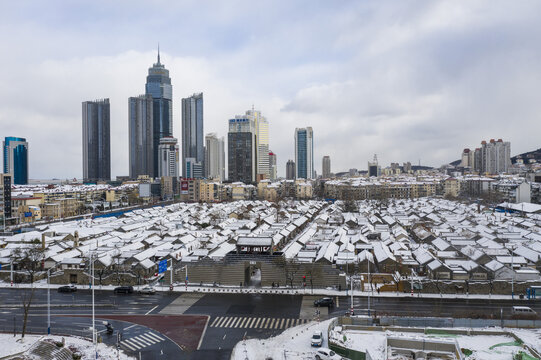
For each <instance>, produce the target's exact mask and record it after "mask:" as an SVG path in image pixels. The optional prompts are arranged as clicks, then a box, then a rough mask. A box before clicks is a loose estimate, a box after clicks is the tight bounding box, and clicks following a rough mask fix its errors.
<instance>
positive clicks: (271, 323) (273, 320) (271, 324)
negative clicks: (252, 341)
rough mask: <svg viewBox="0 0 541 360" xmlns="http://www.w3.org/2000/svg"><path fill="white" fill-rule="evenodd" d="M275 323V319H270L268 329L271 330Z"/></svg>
mask: <svg viewBox="0 0 541 360" xmlns="http://www.w3.org/2000/svg"><path fill="white" fill-rule="evenodd" d="M275 321H276V319H274V318H273V319H272V321H271V322H270V324H269V329H272V328H273V327H274V322H275Z"/></svg>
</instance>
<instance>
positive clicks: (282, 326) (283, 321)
mask: <svg viewBox="0 0 541 360" xmlns="http://www.w3.org/2000/svg"><path fill="white" fill-rule="evenodd" d="M285 321H286V319H282V321H281V322H280V329H283V328H284V323H285Z"/></svg>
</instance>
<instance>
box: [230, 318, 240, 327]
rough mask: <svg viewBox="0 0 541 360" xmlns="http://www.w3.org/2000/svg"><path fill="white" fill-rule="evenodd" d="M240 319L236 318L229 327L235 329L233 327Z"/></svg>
mask: <svg viewBox="0 0 541 360" xmlns="http://www.w3.org/2000/svg"><path fill="white" fill-rule="evenodd" d="M239 319H240V318H237V317H234V318H233V321H231V324H229V326H228V327H233V325H234V324H235V323H236V322H237V321H238V320H239Z"/></svg>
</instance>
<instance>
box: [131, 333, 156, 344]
mask: <svg viewBox="0 0 541 360" xmlns="http://www.w3.org/2000/svg"><path fill="white" fill-rule="evenodd" d="M134 339H137V341H139V342H142V343H143V344H145V346H150V345H152V344H154V343H153V342H150V341H149V340H147V339H145V338H143V337H142V336H141V335H139V336H136V337H135V338H134Z"/></svg>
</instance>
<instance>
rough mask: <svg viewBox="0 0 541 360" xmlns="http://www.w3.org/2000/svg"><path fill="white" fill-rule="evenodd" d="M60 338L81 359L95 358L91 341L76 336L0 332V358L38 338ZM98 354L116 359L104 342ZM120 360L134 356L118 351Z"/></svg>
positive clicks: (20, 350)
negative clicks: (15, 335) (80, 356)
mask: <svg viewBox="0 0 541 360" xmlns="http://www.w3.org/2000/svg"><path fill="white" fill-rule="evenodd" d="M62 338H64V340H65V341H66V345H65V346H66V347H69V348H70V349H73V348H75V349H76V352H78V353H80V354H81V355H82V358H81V359H82V360H91V359H95V358H96V357H95V352H94V346H93V345H92V342H91V341H88V340H86V339H82V338H77V337H67V336H40V335H26V336H25V337H24V339H21V337H19V336H17V337H13V335H10V334H0V344H1V346H0V358H3V357H5V356H9V355H14V354H18V353H21V352H24V351H27V350H28V349H30V348H31V347H32V345H34V344H35V343H36V342H37V341H39V340H44V339H52V340H54V341H62ZM97 350H98V356H99V358H100V359H103V360H116V359H117V351H116V349H115V348H114V347H111V346H107V345H105V344H98V347H97ZM119 358H120V359H121V360H134V359H135V358H134V357H131V356H128V355H126V354H125V353H124V352H122V351H120V357H119Z"/></svg>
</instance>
